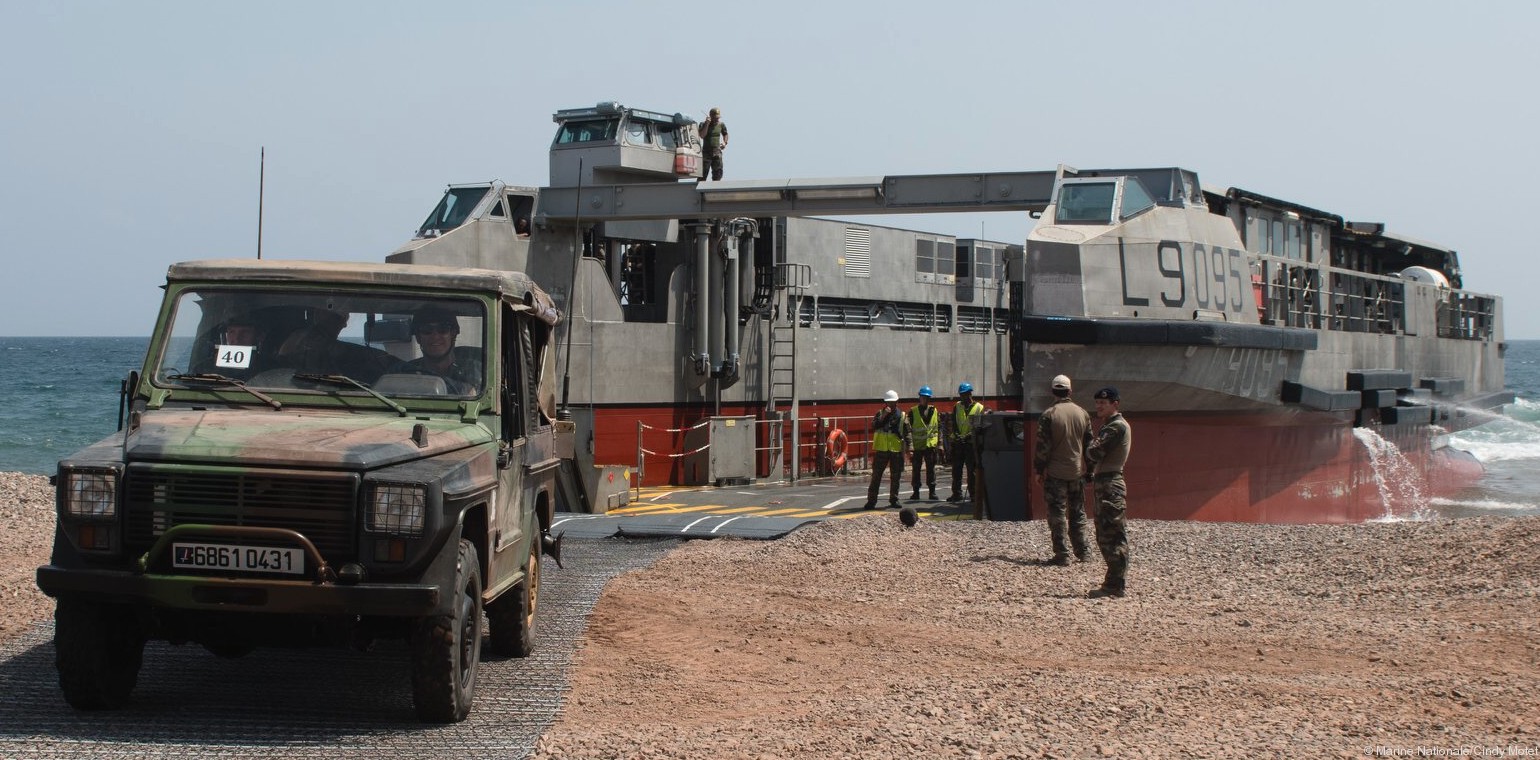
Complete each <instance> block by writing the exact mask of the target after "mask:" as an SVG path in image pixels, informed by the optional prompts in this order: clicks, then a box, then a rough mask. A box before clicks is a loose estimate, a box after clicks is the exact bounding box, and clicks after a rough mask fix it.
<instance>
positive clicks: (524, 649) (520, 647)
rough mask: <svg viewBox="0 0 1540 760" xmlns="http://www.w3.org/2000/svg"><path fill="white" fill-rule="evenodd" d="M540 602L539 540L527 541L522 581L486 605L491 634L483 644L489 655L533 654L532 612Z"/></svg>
mask: <svg viewBox="0 0 1540 760" xmlns="http://www.w3.org/2000/svg"><path fill="white" fill-rule="evenodd" d="M539 602H540V540H539V538H536V539H534V540H532V541H530V542H529V558H528V559H526V560H524V580H522V581H519V582H518V584H517V585H515V586H514V587H513V588H511V589H508V592H507V593H505V594H503V595H502V596H500V597H498V598H497V601H495V602H492V603H491V604H490V605H488V606H487V622H488V623H489V624H490V627H491V629H492V635H491V636H490V637H489V638H488V639H487V645H488V646H490V647H491V649H492V651H493V652H496V653H498V654H503V655H513V656H514V657H528V656H529V655H530V653H531V652H533V651H535V611H536V609H538V608H539Z"/></svg>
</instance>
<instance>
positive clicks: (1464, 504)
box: [1428, 496, 1535, 512]
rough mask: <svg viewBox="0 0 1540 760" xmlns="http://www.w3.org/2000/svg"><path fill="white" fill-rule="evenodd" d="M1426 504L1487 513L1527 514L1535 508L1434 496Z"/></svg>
mask: <svg viewBox="0 0 1540 760" xmlns="http://www.w3.org/2000/svg"><path fill="white" fill-rule="evenodd" d="M1428 503H1429V504H1432V505H1433V506H1434V507H1459V508H1461V509H1471V510H1484V511H1489V512H1529V511H1532V510H1534V508H1535V505H1534V504H1526V503H1523V502H1514V501H1498V500H1496V499H1446V498H1444V497H1441V496H1435V497H1434V498H1432V499H1431V500H1429V502H1428Z"/></svg>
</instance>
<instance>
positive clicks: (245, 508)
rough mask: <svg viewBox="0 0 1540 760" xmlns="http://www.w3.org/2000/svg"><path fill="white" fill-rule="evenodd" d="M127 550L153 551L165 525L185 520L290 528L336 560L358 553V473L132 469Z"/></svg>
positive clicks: (329, 557) (180, 523)
mask: <svg viewBox="0 0 1540 760" xmlns="http://www.w3.org/2000/svg"><path fill="white" fill-rule="evenodd" d="M126 488H127V494H128V499H127V505H126V512H127V536H126V538H127V545H128V546H127V548H128V549H129V551H131V552H134V553H140V552H144V551H147V550H149V548H150V546H151V545H152V544H154V543H155V540H156V539H157V538H159V537H160V535H161V534H162V533H164V532H166V529H167V528H170V527H171V526H173V525H182V524H186V523H203V524H209V525H248V526H255V527H262V528H288V529H290V530H294V531H298V532H299V533H302V534H304V536H305V537H306V538H308V539H310V540H311V542H313V543H314V544H315V545H316V548H317V549H319V550H320V551H321V554H322V556H324V557H325V558H326V561H327V562H328V563H330V564H332V565H336V564H338V563H341V562H344V561H348V560H353V559H356V558H357V549H356V547H355V545H354V536H355V535H356V534H355V531H354V525H355V524H356V522H355V519H354V518H355V514H354V513H355V507H354V505H355V504H356V503H357V498H356V494H357V492H358V478H357V477H354V476H351V475H346V476H341V477H337V476H331V477H326V476H317V475H311V474H308V473H274V472H262V471H252V472H244V471H243V472H231V473H217V472H216V473H210V472H207V471H203V472H196V473H192V472H177V471H174V470H167V469H153V470H151V469H139V468H130V469H129V472H128V476H127V478H126Z"/></svg>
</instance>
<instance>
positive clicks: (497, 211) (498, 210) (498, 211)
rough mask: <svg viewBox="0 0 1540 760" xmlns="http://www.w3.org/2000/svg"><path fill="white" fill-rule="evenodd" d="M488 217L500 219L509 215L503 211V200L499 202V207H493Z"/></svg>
mask: <svg viewBox="0 0 1540 760" xmlns="http://www.w3.org/2000/svg"><path fill="white" fill-rule="evenodd" d="M487 216H495V217H497V218H499V219H501V218H503V217H505V216H507V214H506V213H505V212H504V211H503V202H502V201H501V200H499V201H498V202H497V205H495V206H493V207H492V211H491V212H489V213H488V214H487Z"/></svg>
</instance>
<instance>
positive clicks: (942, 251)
mask: <svg viewBox="0 0 1540 760" xmlns="http://www.w3.org/2000/svg"><path fill="white" fill-rule="evenodd" d="M952 245H953V244H952V243H950V242H947V241H944V240H943V241H937V243H936V274H940V275H947V276H951V275H952V274H955V273H956V272H957V266H956V262H955V261H953V260H952Z"/></svg>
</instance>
